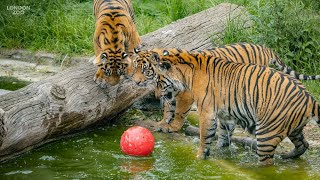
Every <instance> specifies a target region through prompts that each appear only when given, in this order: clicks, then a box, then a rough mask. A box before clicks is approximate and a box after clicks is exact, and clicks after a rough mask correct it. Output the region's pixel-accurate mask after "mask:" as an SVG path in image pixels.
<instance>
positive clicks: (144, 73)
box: [132, 51, 158, 86]
mask: <svg viewBox="0 0 320 180" xmlns="http://www.w3.org/2000/svg"><path fill="white" fill-rule="evenodd" d="M153 56H154V52H152V51H136V57H135V58H134V61H133V64H134V73H133V76H132V79H133V81H134V82H135V83H137V85H139V86H147V85H155V83H156V80H157V77H158V76H157V74H156V66H155V65H156V61H155V60H156V59H155V58H154V57H153Z"/></svg>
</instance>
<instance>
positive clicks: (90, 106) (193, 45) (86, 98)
mask: <svg viewBox="0 0 320 180" xmlns="http://www.w3.org/2000/svg"><path fill="white" fill-rule="evenodd" d="M239 16H242V18H241V19H246V18H247V17H248V16H247V13H246V12H245V11H244V8H242V7H239V6H236V5H231V4H220V5H218V6H216V7H213V8H210V9H208V10H205V11H202V12H200V13H197V14H195V15H193V16H190V17H186V18H184V19H181V20H178V21H176V22H173V23H172V24H170V25H168V26H166V27H164V28H161V29H159V30H157V31H155V32H152V33H149V34H147V35H144V36H142V42H143V49H149V48H154V47H178V48H185V49H188V50H199V49H204V48H211V47H213V46H214V45H213V41H214V38H215V37H217V35H218V34H222V33H223V32H224V29H225V27H226V23H227V21H228V20H232V19H234V18H238V17H239ZM95 70H96V69H95V67H94V66H93V65H92V64H91V63H89V62H83V63H82V64H81V65H80V66H77V67H73V68H70V69H67V70H66V71H63V72H61V73H58V74H56V75H54V76H52V77H49V78H47V79H44V80H42V81H39V82H35V83H32V84H30V85H28V86H27V87H25V88H23V89H20V90H18V91H14V92H11V93H8V94H5V95H1V96H0V161H3V160H6V159H8V158H12V157H14V156H16V155H19V154H21V153H23V152H26V151H27V150H30V149H32V148H34V147H37V146H40V145H42V144H45V143H48V142H51V141H53V140H56V139H59V138H61V137H65V136H66V135H68V134H71V133H74V132H76V131H80V130H83V129H85V128H87V127H90V126H93V125H95V124H97V123H99V122H100V123H101V122H106V121H108V120H110V119H112V118H114V117H115V116H117V115H118V114H119V113H121V112H123V111H124V110H126V109H127V108H128V107H130V106H131V105H132V104H133V103H134V102H135V101H137V100H138V99H139V98H140V97H143V96H144V95H146V94H148V93H149V92H151V91H152V89H151V88H147V87H145V88H143V87H137V86H136V85H135V84H134V83H133V82H132V81H130V80H129V79H125V80H123V81H122V82H121V83H120V84H119V85H117V86H114V87H110V88H107V89H101V88H100V87H99V86H97V84H95V82H94V81H93V75H94V73H95Z"/></svg>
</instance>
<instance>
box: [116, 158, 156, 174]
mask: <svg viewBox="0 0 320 180" xmlns="http://www.w3.org/2000/svg"><path fill="white" fill-rule="evenodd" d="M154 161H155V160H154V159H153V158H150V159H145V158H140V159H127V160H124V161H123V162H122V163H121V169H123V170H125V171H127V172H130V173H138V172H144V171H149V170H151V169H152V168H153V165H154Z"/></svg>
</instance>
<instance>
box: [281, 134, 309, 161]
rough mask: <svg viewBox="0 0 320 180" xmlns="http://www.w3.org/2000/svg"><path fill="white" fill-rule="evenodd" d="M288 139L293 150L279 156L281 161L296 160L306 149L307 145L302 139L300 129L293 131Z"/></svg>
mask: <svg viewBox="0 0 320 180" xmlns="http://www.w3.org/2000/svg"><path fill="white" fill-rule="evenodd" d="M288 137H289V139H290V140H291V142H292V143H293V144H294V146H295V148H294V149H293V150H292V151H290V152H289V153H287V154H283V155H281V157H282V158H283V159H289V158H290V159H294V158H298V157H299V156H301V155H302V154H303V153H304V152H305V151H306V150H307V149H308V147H309V143H308V142H307V141H306V139H305V138H304V136H303V132H302V129H299V130H296V131H294V132H293V133H291V134H290V135H289V136H288Z"/></svg>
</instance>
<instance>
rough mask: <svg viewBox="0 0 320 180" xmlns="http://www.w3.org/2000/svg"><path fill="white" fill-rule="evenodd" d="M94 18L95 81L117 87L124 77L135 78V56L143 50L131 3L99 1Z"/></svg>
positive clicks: (97, 1)
mask: <svg viewBox="0 0 320 180" xmlns="http://www.w3.org/2000/svg"><path fill="white" fill-rule="evenodd" d="M94 15H95V18H96V28H95V32H94V50H95V56H96V58H95V60H94V64H95V65H96V66H97V67H98V70H97V71H96V74H95V76H94V81H95V82H96V83H97V84H100V85H101V87H105V86H106V84H109V85H112V86H114V85H116V84H118V83H119V81H120V76H121V75H132V73H133V63H132V55H133V53H134V48H137V47H140V37H139V34H138V32H137V30H136V27H135V24H134V13H133V7H132V3H131V0H95V1H94Z"/></svg>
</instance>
